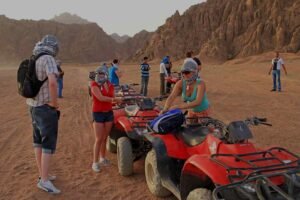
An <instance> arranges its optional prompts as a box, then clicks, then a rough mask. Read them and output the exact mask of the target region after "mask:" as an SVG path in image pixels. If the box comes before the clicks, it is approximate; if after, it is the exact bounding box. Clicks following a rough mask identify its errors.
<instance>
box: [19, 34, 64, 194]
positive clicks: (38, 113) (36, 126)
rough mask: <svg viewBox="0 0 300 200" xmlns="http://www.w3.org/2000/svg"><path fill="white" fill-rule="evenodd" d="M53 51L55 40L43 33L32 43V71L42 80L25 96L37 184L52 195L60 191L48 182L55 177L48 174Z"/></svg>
mask: <svg viewBox="0 0 300 200" xmlns="http://www.w3.org/2000/svg"><path fill="white" fill-rule="evenodd" d="M57 53H58V40H57V38H56V37H55V36H53V35H46V36H44V37H43V38H42V40H41V41H40V42H38V43H37V44H36V45H35V47H34V50H33V56H34V57H35V60H34V61H35V68H34V69H35V70H34V72H33V73H34V75H35V76H36V77H37V79H38V80H40V81H43V83H42V85H41V87H40V88H39V91H38V93H37V95H36V96H35V97H32V98H27V101H26V103H27V104H28V105H29V107H30V114H31V118H32V126H33V146H34V151H35V157H36V163H37V166H38V170H39V179H38V184H37V187H38V188H40V189H42V190H45V191H46V192H48V193H52V194H59V193H60V190H59V189H57V188H56V187H55V186H54V185H53V184H52V182H51V181H53V180H55V178H56V177H55V176H50V175H49V166H50V160H51V157H52V154H54V152H55V149H56V141H57V133H58V119H59V111H58V102H57V76H58V75H59V72H58V69H57V64H56V61H55V59H54V57H55V56H56V55H57ZM30 67H31V66H30ZM18 73H19V72H18ZM18 76H19V74H18Z"/></svg>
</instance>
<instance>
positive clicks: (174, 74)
mask: <svg viewBox="0 0 300 200" xmlns="http://www.w3.org/2000/svg"><path fill="white" fill-rule="evenodd" d="M165 80H166V81H167V82H169V83H171V84H172V85H174V84H175V83H177V82H178V81H179V80H181V73H179V72H172V73H171V75H170V76H169V77H166V78H165Z"/></svg>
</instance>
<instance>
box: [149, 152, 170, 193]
mask: <svg viewBox="0 0 300 200" xmlns="http://www.w3.org/2000/svg"><path fill="white" fill-rule="evenodd" d="M145 176H146V182H147V185H148V188H149V190H150V192H151V193H152V194H154V195H155V196H157V197H167V196H170V195H171V192H170V191H169V190H167V189H166V188H165V187H164V186H163V185H162V182H161V177H160V174H159V172H158V170H157V158H156V153H155V151H154V150H153V149H152V150H151V151H149V152H148V154H147V156H146V160H145Z"/></svg>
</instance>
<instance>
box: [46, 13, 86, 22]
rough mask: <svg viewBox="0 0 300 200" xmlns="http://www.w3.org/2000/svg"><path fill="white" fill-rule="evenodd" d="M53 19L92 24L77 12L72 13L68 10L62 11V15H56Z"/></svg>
mask: <svg viewBox="0 0 300 200" xmlns="http://www.w3.org/2000/svg"><path fill="white" fill-rule="evenodd" d="M51 20H52V21H55V22H59V23H63V24H90V23H91V22H89V21H88V20H86V19H83V18H81V17H79V16H78V15H76V14H74V15H72V14H70V13H68V12H65V13H62V14H60V15H55V16H54V18H52V19H51Z"/></svg>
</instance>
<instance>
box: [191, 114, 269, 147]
mask: <svg viewBox="0 0 300 200" xmlns="http://www.w3.org/2000/svg"><path fill="white" fill-rule="evenodd" d="M261 124H262V125H266V126H272V124H270V123H267V118H259V117H251V118H247V119H246V120H243V121H233V122H230V123H229V124H225V123H224V122H222V121H220V120H218V119H214V118H210V117H198V118H197V117H196V118H186V126H199V125H200V126H206V127H209V128H210V129H211V130H212V133H213V134H214V135H215V136H216V137H217V138H220V139H222V140H225V141H227V142H229V143H237V142H240V141H242V140H238V139H236V135H237V134H238V135H239V136H238V138H240V137H241V135H240V134H242V135H243V137H244V139H249V138H252V133H251V131H250V130H249V129H248V128H247V126H249V125H253V126H258V125H261ZM241 126H246V127H244V128H243V129H242V132H238V131H236V127H237V128H239V129H240V127H241Z"/></svg>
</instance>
